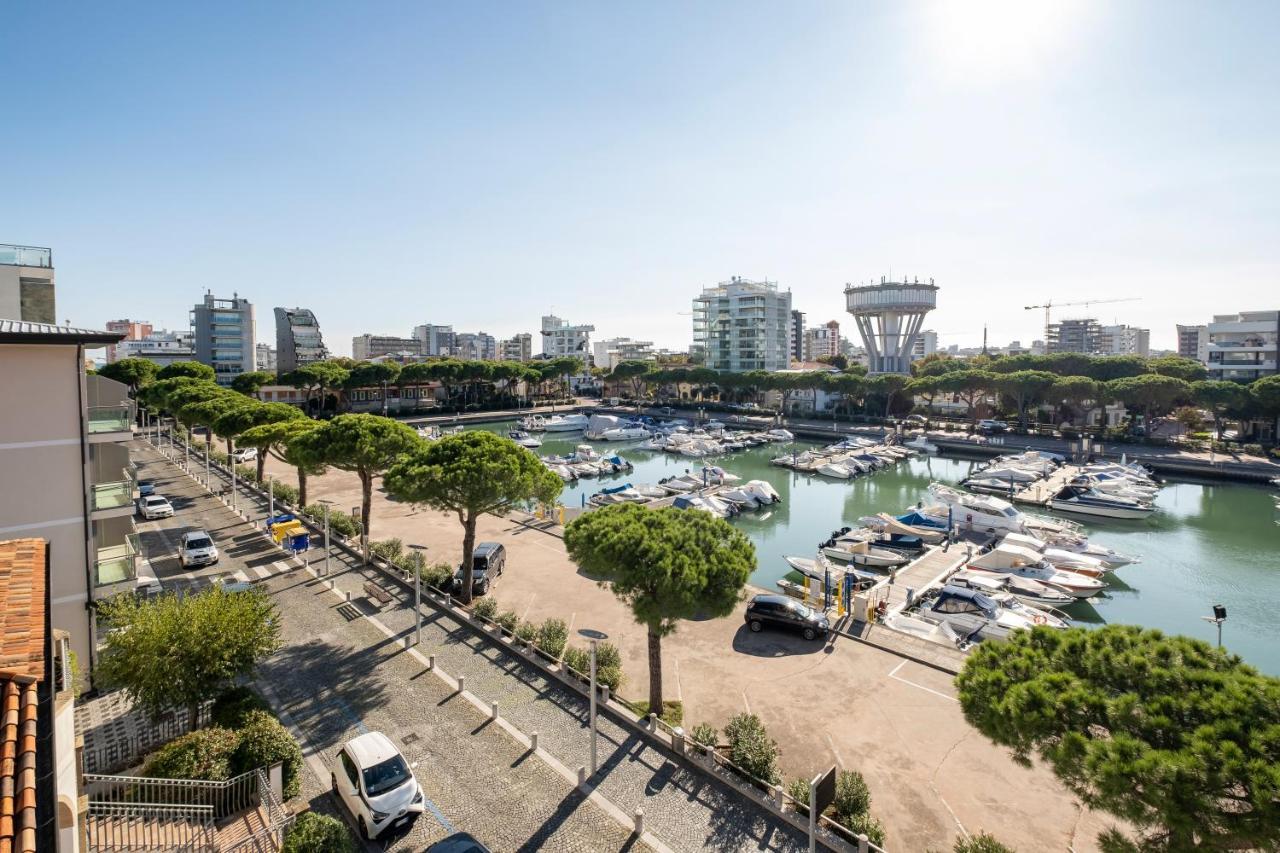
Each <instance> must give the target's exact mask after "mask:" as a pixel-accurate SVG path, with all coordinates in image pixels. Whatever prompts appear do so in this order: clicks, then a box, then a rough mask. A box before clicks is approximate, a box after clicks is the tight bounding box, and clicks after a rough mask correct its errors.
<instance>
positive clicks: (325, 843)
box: [281, 812, 356, 853]
mask: <svg viewBox="0 0 1280 853" xmlns="http://www.w3.org/2000/svg"><path fill="white" fill-rule="evenodd" d="M355 851H356V844H355V840H354V839H353V838H352V837H351V831H350V830H349V829H347V825H346V824H345V823H343V822H342V821H340V820H338V819H337V818H333V817H329V816H328V815H324V814H317V813H316V812H303V813H302V814H300V815H298V819H297V820H295V821H294V822H293V826H291V827H289V832H288V834H287V835H285V837H284V846H283V847H282V848H281V853H355Z"/></svg>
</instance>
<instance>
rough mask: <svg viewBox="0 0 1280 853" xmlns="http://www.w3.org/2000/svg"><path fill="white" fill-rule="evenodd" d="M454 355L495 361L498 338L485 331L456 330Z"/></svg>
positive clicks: (476, 359) (471, 359)
mask: <svg viewBox="0 0 1280 853" xmlns="http://www.w3.org/2000/svg"><path fill="white" fill-rule="evenodd" d="M454 355H455V356H456V357H457V358H462V359H467V360H469V361H496V360H497V358H498V340H497V338H495V337H494V336H493V335H490V334H488V333H487V332H458V333H457V334H456V335H455V336H454Z"/></svg>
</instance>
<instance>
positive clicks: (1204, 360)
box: [1177, 323, 1209, 364]
mask: <svg viewBox="0 0 1280 853" xmlns="http://www.w3.org/2000/svg"><path fill="white" fill-rule="evenodd" d="M1177 328H1178V355H1180V356H1181V357H1183V358H1193V359H1195V360H1196V361H1198V362H1200V363H1201V364H1208V363H1209V327H1208V326H1184V325H1182V324H1181V323H1179V324H1178V326H1177Z"/></svg>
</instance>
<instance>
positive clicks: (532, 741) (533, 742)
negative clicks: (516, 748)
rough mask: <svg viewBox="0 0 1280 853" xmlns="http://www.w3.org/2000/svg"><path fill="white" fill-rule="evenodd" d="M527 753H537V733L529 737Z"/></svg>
mask: <svg viewBox="0 0 1280 853" xmlns="http://www.w3.org/2000/svg"><path fill="white" fill-rule="evenodd" d="M529 751H530V752H537V751H538V733H537V732H534V733H533V734H531V735H529Z"/></svg>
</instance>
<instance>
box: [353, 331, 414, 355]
mask: <svg viewBox="0 0 1280 853" xmlns="http://www.w3.org/2000/svg"><path fill="white" fill-rule="evenodd" d="M392 353H408V354H412V355H422V354H423V353H422V341H421V340H419V339H418V338H396V337H392V336H390V335H356V336H355V337H354V338H352V339H351V357H352V358H354V359H355V360H356V361H368V360H369V359H371V358H373V357H374V356H378V355H390V354H392Z"/></svg>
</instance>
